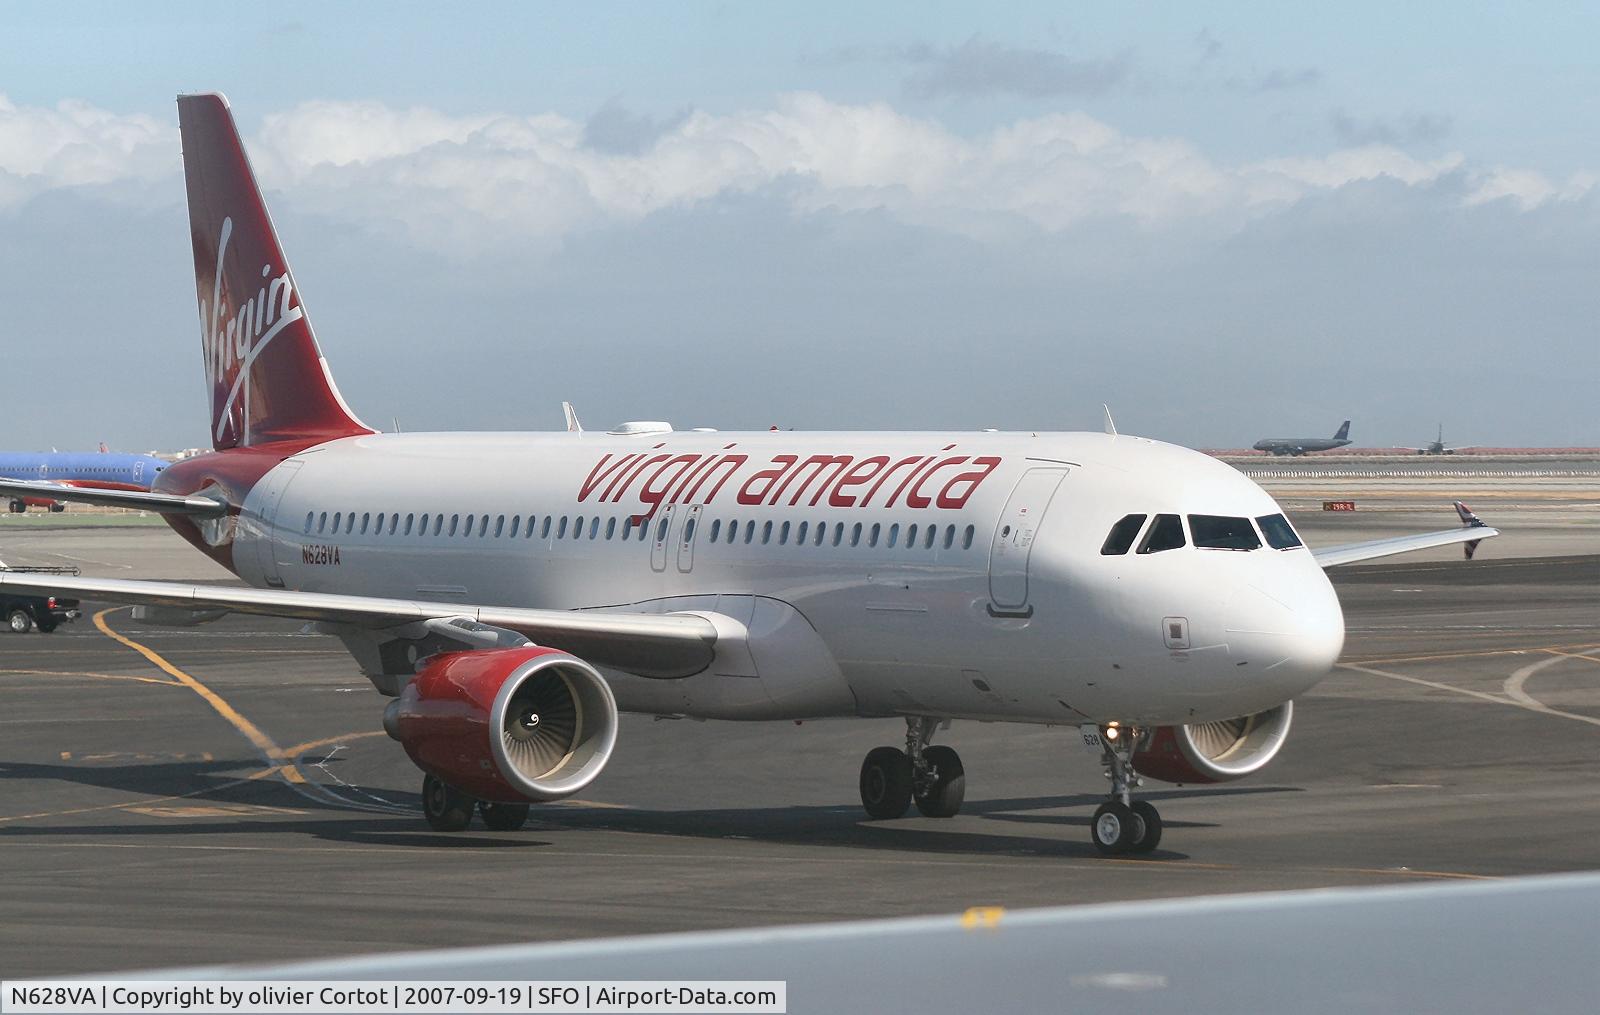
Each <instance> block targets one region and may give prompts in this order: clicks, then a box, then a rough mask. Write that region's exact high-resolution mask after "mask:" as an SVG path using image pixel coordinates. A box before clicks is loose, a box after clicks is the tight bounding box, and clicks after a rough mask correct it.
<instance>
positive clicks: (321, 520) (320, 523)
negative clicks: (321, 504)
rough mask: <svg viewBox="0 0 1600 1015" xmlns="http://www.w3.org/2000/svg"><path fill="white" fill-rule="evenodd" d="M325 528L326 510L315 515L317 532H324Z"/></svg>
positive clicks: (326, 526) (326, 528)
mask: <svg viewBox="0 0 1600 1015" xmlns="http://www.w3.org/2000/svg"><path fill="white" fill-rule="evenodd" d="M327 530H328V512H326V511H323V512H322V513H321V514H319V515H317V532H318V533H319V534H320V533H323V532H326V531H327Z"/></svg>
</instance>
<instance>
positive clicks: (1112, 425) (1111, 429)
mask: <svg viewBox="0 0 1600 1015" xmlns="http://www.w3.org/2000/svg"><path fill="white" fill-rule="evenodd" d="M1100 408H1102V409H1104V410H1105V413H1106V424H1105V431H1106V433H1108V434H1110V435H1111V436H1113V437H1115V436H1116V435H1117V424H1116V422H1115V421H1114V420H1112V418H1111V406H1109V405H1106V404H1105V403H1104V402H1101V403H1100Z"/></svg>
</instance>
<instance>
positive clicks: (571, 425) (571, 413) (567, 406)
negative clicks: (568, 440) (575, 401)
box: [561, 402, 583, 434]
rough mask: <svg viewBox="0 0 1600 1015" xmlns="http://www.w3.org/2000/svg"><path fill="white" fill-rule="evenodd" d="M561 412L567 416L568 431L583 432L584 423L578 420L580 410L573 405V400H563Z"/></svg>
mask: <svg viewBox="0 0 1600 1015" xmlns="http://www.w3.org/2000/svg"><path fill="white" fill-rule="evenodd" d="M561 412H562V414H563V415H565V416H566V417H567V433H576V434H581V433H583V424H582V423H580V422H578V410H577V409H574V408H573V407H572V403H571V402H562V403H561Z"/></svg>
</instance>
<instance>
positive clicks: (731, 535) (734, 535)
mask: <svg viewBox="0 0 1600 1015" xmlns="http://www.w3.org/2000/svg"><path fill="white" fill-rule="evenodd" d="M738 538H739V519H737V518H735V519H734V520H733V521H731V522H729V523H728V542H729V543H732V542H733V541H734V540H735V539H738Z"/></svg>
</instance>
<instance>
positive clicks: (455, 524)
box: [450, 515, 461, 536]
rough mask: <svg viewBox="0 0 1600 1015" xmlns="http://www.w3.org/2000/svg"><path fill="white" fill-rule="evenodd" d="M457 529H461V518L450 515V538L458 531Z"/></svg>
mask: <svg viewBox="0 0 1600 1015" xmlns="http://www.w3.org/2000/svg"><path fill="white" fill-rule="evenodd" d="M459 528H461V516H460V515H451V516H450V535H452V536H453V535H455V534H456V530H457V529H459Z"/></svg>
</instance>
